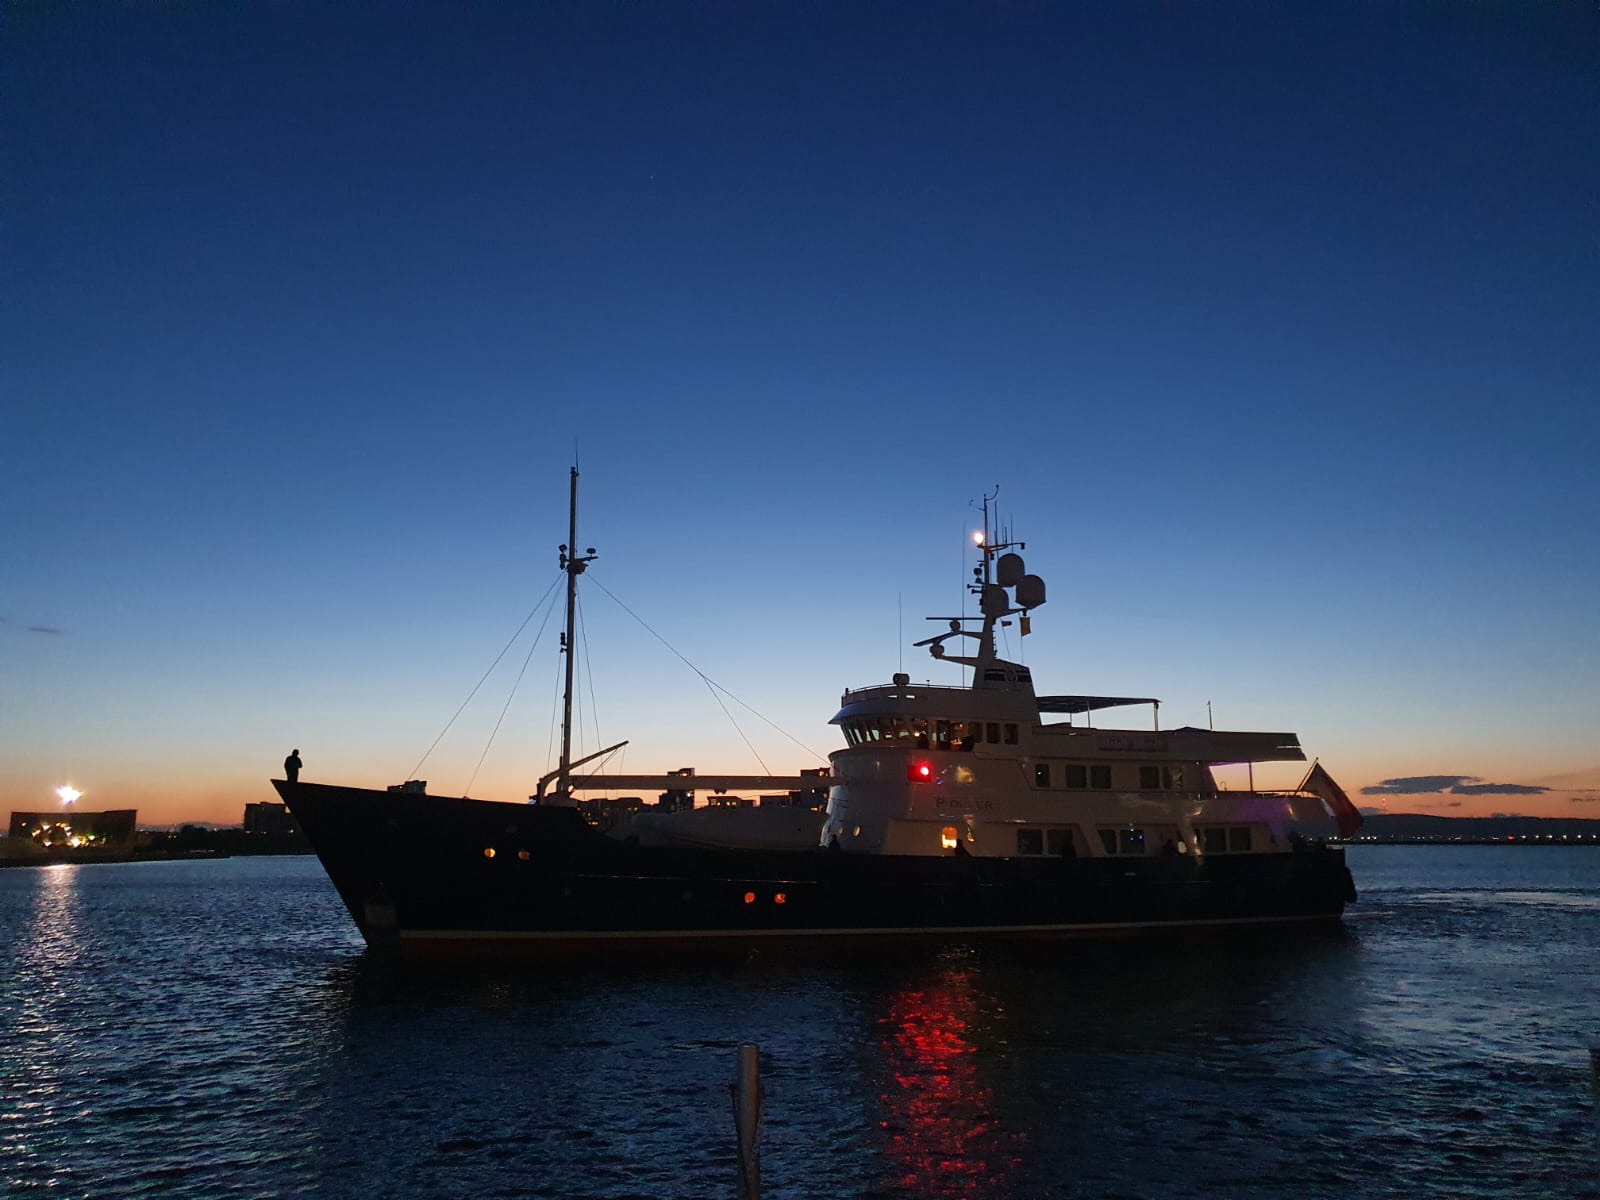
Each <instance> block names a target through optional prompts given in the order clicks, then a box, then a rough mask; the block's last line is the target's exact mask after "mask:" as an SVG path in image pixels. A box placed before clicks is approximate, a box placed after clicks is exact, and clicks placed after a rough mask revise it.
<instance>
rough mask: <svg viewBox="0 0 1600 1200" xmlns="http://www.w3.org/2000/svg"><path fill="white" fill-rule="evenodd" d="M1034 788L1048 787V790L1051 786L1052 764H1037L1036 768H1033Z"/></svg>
mask: <svg viewBox="0 0 1600 1200" xmlns="http://www.w3.org/2000/svg"><path fill="white" fill-rule="evenodd" d="M1033 786H1034V787H1046V788H1047V787H1049V786H1050V764H1049V763H1035V764H1034V767H1033Z"/></svg>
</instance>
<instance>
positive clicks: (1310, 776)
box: [1297, 762, 1362, 838]
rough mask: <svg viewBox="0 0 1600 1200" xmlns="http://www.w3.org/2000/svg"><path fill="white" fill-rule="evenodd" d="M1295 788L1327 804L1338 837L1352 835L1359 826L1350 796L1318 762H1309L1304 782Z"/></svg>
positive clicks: (1359, 814)
mask: <svg viewBox="0 0 1600 1200" xmlns="http://www.w3.org/2000/svg"><path fill="white" fill-rule="evenodd" d="M1297 790H1299V791H1302V792H1309V793H1310V794H1311V795H1313V796H1316V797H1317V798H1318V799H1320V800H1321V801H1322V802H1323V803H1324V804H1326V805H1327V806H1328V811H1329V812H1330V813H1332V814H1333V819H1334V820H1335V821H1336V822H1338V825H1339V836H1340V837H1342V838H1350V837H1354V836H1355V834H1356V830H1358V829H1360V828H1361V823H1362V822H1361V812H1360V810H1359V809H1357V808H1356V806H1355V805H1354V804H1351V803H1350V797H1349V796H1346V795H1345V794H1344V789H1343V788H1342V787H1340V786H1339V785H1338V784H1337V783H1335V782H1334V781H1333V776H1332V775H1329V774H1328V772H1327V771H1325V770H1324V769H1323V767H1322V764H1321V763H1320V762H1314V763H1312V764H1311V770H1310V771H1308V772H1306V778H1305V782H1304V783H1302V784H1301V785H1300V787H1299V788H1298V789H1297Z"/></svg>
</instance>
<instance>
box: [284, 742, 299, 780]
mask: <svg viewBox="0 0 1600 1200" xmlns="http://www.w3.org/2000/svg"><path fill="white" fill-rule="evenodd" d="M283 775H284V778H285V779H287V780H288V781H289V782H290V783H299V782H300V751H299V750H298V749H294V750H291V751H289V757H288V758H286V759H284V760H283Z"/></svg>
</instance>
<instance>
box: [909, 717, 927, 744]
mask: <svg viewBox="0 0 1600 1200" xmlns="http://www.w3.org/2000/svg"><path fill="white" fill-rule="evenodd" d="M911 735H912V737H913V738H914V739H915V741H916V743H917V749H918V750H926V749H927V748H928V718H927V717H913V718H912V720H911Z"/></svg>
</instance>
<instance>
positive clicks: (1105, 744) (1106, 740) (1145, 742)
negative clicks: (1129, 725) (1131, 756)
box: [1097, 734, 1167, 754]
mask: <svg viewBox="0 0 1600 1200" xmlns="http://www.w3.org/2000/svg"><path fill="white" fill-rule="evenodd" d="M1097 744H1098V745H1099V747H1100V749H1101V750H1137V751H1140V752H1142V753H1146V754H1148V753H1150V752H1151V751H1157V750H1165V749H1166V748H1167V739H1166V738H1164V737H1157V736H1155V735H1154V734H1144V735H1142V736H1141V735H1139V734H1112V735H1110V736H1108V737H1103V738H1100V739H1099V740H1098V743H1097Z"/></svg>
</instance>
